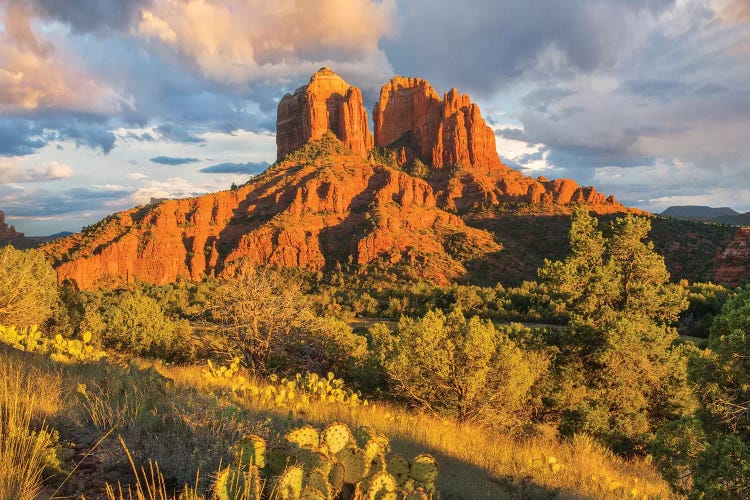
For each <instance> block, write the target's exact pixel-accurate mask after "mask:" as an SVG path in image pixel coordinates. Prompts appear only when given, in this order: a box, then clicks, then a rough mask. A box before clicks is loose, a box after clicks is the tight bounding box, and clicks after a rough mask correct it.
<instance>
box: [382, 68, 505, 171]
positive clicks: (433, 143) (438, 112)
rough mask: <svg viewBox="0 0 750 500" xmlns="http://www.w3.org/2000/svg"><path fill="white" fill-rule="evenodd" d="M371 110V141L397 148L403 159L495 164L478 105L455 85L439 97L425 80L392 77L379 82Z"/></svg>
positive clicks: (436, 163)
mask: <svg viewBox="0 0 750 500" xmlns="http://www.w3.org/2000/svg"><path fill="white" fill-rule="evenodd" d="M372 113H373V120H374V124H375V145H376V146H379V147H394V146H395V147H397V148H399V149H401V150H403V152H404V155H405V159H406V161H413V160H414V159H415V158H419V159H420V160H421V161H423V162H425V163H427V164H429V165H432V166H433V167H436V168H440V167H444V166H454V165H463V166H466V167H468V166H471V167H474V166H482V167H499V166H500V165H501V163H500V159H499V158H498V155H497V151H496V149H495V134H494V133H493V132H492V129H491V128H490V127H488V126H487V124H486V123H485V121H484V119H483V118H482V115H481V113H480V111H479V106H477V105H476V104H474V103H472V102H471V99H470V98H469V96H468V95H466V94H460V93H459V92H458V91H457V90H456V89H452V90H451V91H450V92H448V93H447V94H445V96H444V99H443V100H441V99H440V97H439V96H438V95H437V93H436V92H435V89H433V88H432V86H431V85H430V84H429V82H427V81H426V80H422V79H421V78H403V77H400V76H397V77H395V78H393V79H392V80H391V81H390V82H388V83H386V84H385V85H383V87H382V88H381V90H380V99H379V101H378V103H377V104H376V105H375V108H374V109H373V112H372Z"/></svg>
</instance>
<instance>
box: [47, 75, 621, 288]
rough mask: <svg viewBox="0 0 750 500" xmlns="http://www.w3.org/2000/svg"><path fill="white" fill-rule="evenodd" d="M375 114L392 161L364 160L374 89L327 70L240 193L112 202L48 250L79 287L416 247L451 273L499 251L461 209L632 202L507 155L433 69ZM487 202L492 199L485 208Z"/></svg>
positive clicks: (399, 257)
mask: <svg viewBox="0 0 750 500" xmlns="http://www.w3.org/2000/svg"><path fill="white" fill-rule="evenodd" d="M374 118H375V143H376V144H377V145H378V146H389V147H393V148H394V149H395V150H396V158H395V161H394V162H393V164H391V162H390V161H385V162H383V163H385V164H381V163H379V162H377V161H375V160H372V161H370V160H367V159H365V158H366V157H367V153H368V151H369V150H370V149H372V148H373V145H374V142H373V137H372V135H371V134H370V131H369V128H368V122H367V113H366V112H365V109H364V107H363V105H362V94H361V92H360V91H359V89H357V88H355V87H352V86H350V85H349V84H347V83H346V82H345V81H344V80H343V79H342V78H341V77H339V76H338V75H336V74H335V73H333V72H332V71H330V70H329V69H327V68H323V69H321V70H320V71H318V72H317V73H316V74H315V75H313V77H312V78H311V79H310V83H309V84H308V85H306V86H304V87H302V88H300V89H298V90H297V91H296V92H295V93H294V94H290V95H286V96H284V98H283V99H282V100H281V102H280V103H279V108H278V117H277V135H276V142H277V155H278V158H279V161H278V163H277V164H275V165H274V166H273V167H271V168H270V169H269V170H268V171H266V172H265V173H263V174H262V175H260V176H258V177H256V178H254V179H252V180H251V181H250V182H248V183H247V184H245V185H244V186H241V187H240V188H238V189H235V190H232V191H223V192H219V193H214V194H209V195H205V196H200V197H196V198H188V199H181V200H156V201H155V202H154V203H152V204H150V205H149V206H146V207H144V208H139V209H132V210H128V211H125V212H120V213H117V214H114V215H112V216H110V217H108V218H107V219H105V220H103V221H101V222H99V223H98V224H96V225H94V226H92V227H91V228H89V229H87V230H86V232H85V233H81V234H76V235H73V236H71V237H68V238H64V239H61V240H58V241H55V242H53V243H50V244H48V245H46V246H45V247H44V251H45V252H46V253H47V254H48V255H49V256H50V257H51V258H52V260H53V261H54V263H55V267H56V269H57V272H58V277H59V279H60V280H64V279H67V278H71V279H74V280H75V281H76V282H77V283H78V285H79V286H80V287H81V288H94V287H97V286H100V285H101V283H102V280H103V279H104V278H106V277H107V276H114V277H116V278H117V279H119V280H125V281H133V280H135V279H140V280H144V281H147V282H151V283H169V282H172V281H175V280H176V279H177V278H178V277H180V276H183V277H186V278H191V279H196V280H197V279H200V278H201V277H202V276H226V275H230V274H232V273H233V272H234V271H235V270H237V269H238V268H240V267H242V266H245V265H255V264H270V265H279V266H290V267H301V268H305V269H310V270H319V269H323V268H331V266H335V265H336V264H337V263H345V262H349V261H350V259H351V260H352V261H354V262H356V263H358V264H360V265H367V264H369V263H372V262H373V261H378V262H380V261H384V262H388V263H391V264H393V263H398V262H400V261H403V260H404V259H407V260H408V261H409V262H411V263H413V264H414V266H415V268H418V269H420V270H421V271H419V272H420V273H422V274H421V276H422V277H424V278H426V279H429V280H432V281H434V282H437V283H448V282H450V281H451V280H455V279H457V278H458V277H463V276H465V273H466V272H467V267H466V266H469V267H471V266H474V265H477V264H479V263H481V262H484V263H485V264H486V261H483V259H484V258H485V256H488V255H494V254H495V253H497V252H499V251H500V250H501V246H500V245H499V244H498V243H496V242H495V240H494V239H493V237H492V235H491V234H490V233H488V232H486V231H484V230H481V229H476V228H472V227H469V226H467V225H466V223H465V221H464V219H462V218H461V217H459V216H458V215H456V212H457V213H459V214H462V211H464V210H465V211H466V213H467V214H472V213H473V214H477V213H481V214H486V215H484V216H486V217H493V213H495V212H493V210H496V207H499V206H501V205H502V204H504V203H506V202H511V203H510V204H511V206H514V207H517V206H524V205H529V206H531V207H532V208H531V210H532V211H533V213H555V214H559V213H569V211H570V205H571V204H580V205H582V206H585V207H586V208H587V209H589V210H593V211H596V212H599V213H610V212H624V211H633V210H631V209H628V208H626V207H624V206H622V205H621V204H619V203H617V202H616V201H615V200H614V198H612V197H610V198H605V197H604V196H603V195H601V194H599V193H597V192H596V190H594V189H593V188H590V187H580V186H579V185H578V184H577V183H576V182H574V181H572V180H570V179H558V180H554V181H550V180H548V179H545V178H538V179H534V178H531V177H528V176H525V175H523V174H522V173H521V172H519V171H517V170H514V169H511V168H509V167H507V166H505V165H503V163H502V162H501V161H500V158H499V156H498V154H497V151H496V148H495V137H494V133H493V131H492V129H491V128H490V127H489V126H487V124H486V123H485V121H484V119H483V118H482V116H481V113H480V111H479V107H478V106H477V105H476V104H474V103H472V102H471V100H470V98H469V97H468V96H467V95H465V94H460V93H459V92H458V91H457V90H455V89H453V90H451V91H450V92H448V93H446V94H445V95H444V96H443V99H441V98H440V97H439V96H438V95H437V93H436V92H435V91H434V89H433V88H432V87H431V86H430V84H429V83H428V82H427V81H425V80H421V79H418V78H401V77H397V78H394V79H392V80H391V81H390V82H388V83H387V84H386V85H385V86H383V88H382V90H381V94H380V101H379V102H378V104H377V105H376V106H375V109H374ZM311 141H312V143H311ZM342 143H343V146H345V147H342ZM300 148H301V151H300V152H299V155H295V159H294V160H291V159H289V160H286V161H284V157H285V156H286V155H287V154H288V153H290V152H292V151H295V150H297V149H300ZM416 159H420V160H422V161H423V162H424V163H425V164H426V165H427V166H426V167H425V166H424V165H421V167H420V168H421V171H420V173H415V170H409V169H408V167H409V164H411V165H412V166H414V165H415V160H416ZM397 164H398V165H397ZM405 170H406V171H405ZM425 170H426V171H425ZM407 171H410V172H412V173H415V176H412V175H409V174H408V173H407ZM480 207H481V208H489V210H482V211H478V210H473V209H476V208H480ZM472 210H473V212H472ZM462 216H463V214H462ZM482 216H483V215H477V216H476V217H480V218H481V217H482ZM466 220H469V218H466Z"/></svg>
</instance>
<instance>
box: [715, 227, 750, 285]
mask: <svg viewBox="0 0 750 500" xmlns="http://www.w3.org/2000/svg"><path fill="white" fill-rule="evenodd" d="M716 261H717V267H716V274H715V276H714V281H715V282H716V283H721V284H722V285H726V286H730V287H734V286H739V285H741V284H743V283H745V282H746V281H748V280H750V227H743V228H741V229H740V230H739V231H737V234H736V235H735V236H734V238H733V239H732V241H731V242H730V243H729V246H727V248H726V250H724V251H723V252H722V253H721V254H719V255H718V256H717V258H716Z"/></svg>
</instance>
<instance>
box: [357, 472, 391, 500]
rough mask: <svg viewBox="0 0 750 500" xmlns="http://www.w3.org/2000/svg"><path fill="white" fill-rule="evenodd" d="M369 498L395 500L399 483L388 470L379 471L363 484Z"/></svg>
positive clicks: (368, 499) (370, 499)
mask: <svg viewBox="0 0 750 500" xmlns="http://www.w3.org/2000/svg"><path fill="white" fill-rule="evenodd" d="M362 487H363V489H364V490H365V495H366V498H367V500H395V499H396V490H397V488H398V485H397V484H396V480H395V479H394V478H393V476H391V475H390V474H388V473H387V472H378V473H377V474H375V475H374V476H370V477H369V478H367V479H366V480H365V481H364V482H363V484H362Z"/></svg>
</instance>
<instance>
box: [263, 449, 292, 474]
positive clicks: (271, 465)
mask: <svg viewBox="0 0 750 500" xmlns="http://www.w3.org/2000/svg"><path fill="white" fill-rule="evenodd" d="M288 458H289V448H288V447H287V446H284V445H275V446H271V447H270V448H269V449H268V453H266V463H267V464H268V469H269V470H270V471H271V473H272V474H281V473H282V472H284V469H285V468H286V466H287V462H288Z"/></svg>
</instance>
